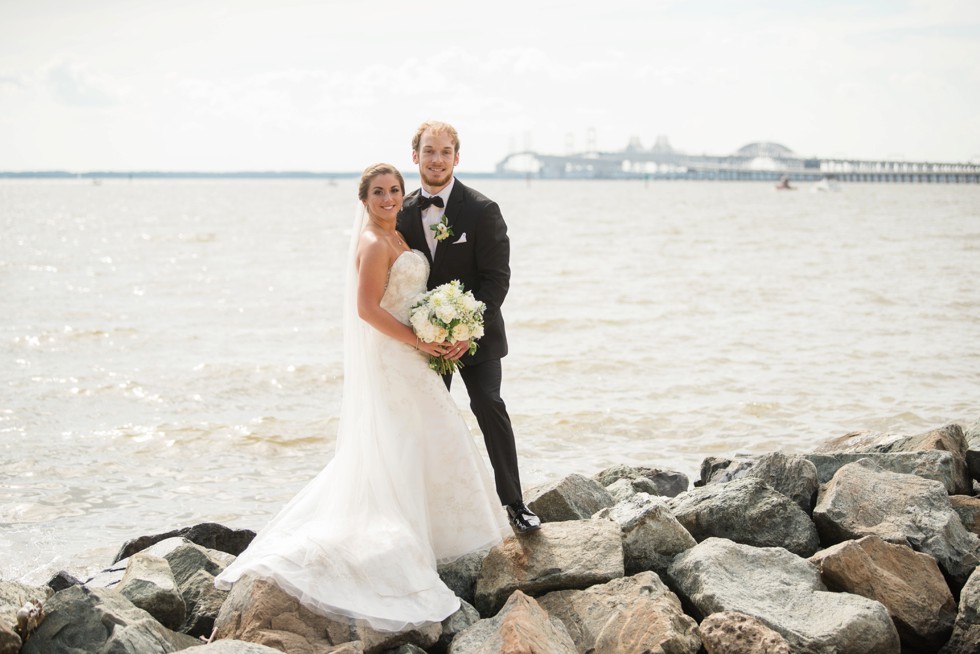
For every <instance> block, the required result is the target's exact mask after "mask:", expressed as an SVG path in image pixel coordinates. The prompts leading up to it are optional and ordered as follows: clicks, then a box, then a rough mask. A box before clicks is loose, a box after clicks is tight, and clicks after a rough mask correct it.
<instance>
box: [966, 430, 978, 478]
mask: <svg viewBox="0 0 980 654" xmlns="http://www.w3.org/2000/svg"><path fill="white" fill-rule="evenodd" d="M963 439H964V440H965V441H966V448H967V449H966V454H965V456H966V467H967V471H968V472H969V473H970V477H972V478H973V479H976V480H978V481H980V419H978V420H977V421H976V422H974V423H973V424H972V425H970V426H969V427H967V429H966V430H965V431H964V433H963Z"/></svg>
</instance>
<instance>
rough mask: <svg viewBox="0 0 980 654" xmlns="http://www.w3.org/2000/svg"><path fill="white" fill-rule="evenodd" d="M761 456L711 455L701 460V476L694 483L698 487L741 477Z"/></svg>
mask: <svg viewBox="0 0 980 654" xmlns="http://www.w3.org/2000/svg"><path fill="white" fill-rule="evenodd" d="M758 460H759V457H758V456H754V455H745V454H743V455H739V456H736V457H734V458H727V457H720V456H709V457H705V458H704V459H702V460H701V470H700V477H699V478H698V480H697V481H696V482H694V485H695V486H696V487H700V486H707V485H708V484H724V483H726V482H729V481H734V480H736V479H741V478H742V477H744V476H745V475H746V474H748V472H749V470H751V469H752V468H753V467H754V466H755V464H756V463H757V462H758Z"/></svg>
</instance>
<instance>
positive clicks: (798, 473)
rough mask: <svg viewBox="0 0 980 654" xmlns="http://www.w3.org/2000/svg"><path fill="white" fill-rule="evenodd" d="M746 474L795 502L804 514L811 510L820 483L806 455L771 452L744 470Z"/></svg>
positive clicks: (814, 467) (814, 468)
mask: <svg viewBox="0 0 980 654" xmlns="http://www.w3.org/2000/svg"><path fill="white" fill-rule="evenodd" d="M745 477H747V478H751V479H759V480H761V481H763V482H765V483H766V484H767V485H768V486H769V487H770V488H772V489H773V490H775V491H778V492H780V493H782V494H783V495H785V496H786V497H788V498H789V499H791V500H793V501H794V502H796V504H797V505H798V506H799V507H800V508H801V509H803V511H804V513H807V514H809V513H811V512H812V511H813V503H814V501H815V500H816V498H817V490H818V489H819V488H820V482H818V481H817V468H816V466H814V465H813V464H812V463H811V462H810V461H808V460H807V459H806V458H805V457H803V456H800V455H793V456H787V455H786V454H783V453H782V452H772V453H770V454H766V455H765V456H763V457H762V458H760V459H759V460H758V462H757V463H756V464H755V465H754V466H752V468H751V469H749V470H748V471H747V472H746V474H745Z"/></svg>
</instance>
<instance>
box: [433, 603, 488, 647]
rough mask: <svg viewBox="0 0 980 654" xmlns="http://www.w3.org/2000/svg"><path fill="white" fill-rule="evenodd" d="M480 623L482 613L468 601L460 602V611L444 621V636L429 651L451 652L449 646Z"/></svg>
mask: <svg viewBox="0 0 980 654" xmlns="http://www.w3.org/2000/svg"><path fill="white" fill-rule="evenodd" d="M479 621H480V612H479V611H477V610H476V608H474V607H473V606H471V605H470V604H468V603H467V602H466V601H460V603H459V610H458V611H456V612H455V613H453V614H452V615H451V616H449V617H448V618H446V619H445V620H443V621H442V634H441V635H440V636H439V642H437V643H436V644H435V645H433V646H432V647H431V648H430V649H429V651H430V652H433V653H435V654H438V653H440V652H446V651H449V645H450V644H451V643H452V642H453V640H455V638H456V636H458V635H459V634H460V633H462V632H463V631H465V630H466V629H468V628H469V627H470V626H471V625H474V624H476V623H477V622H479Z"/></svg>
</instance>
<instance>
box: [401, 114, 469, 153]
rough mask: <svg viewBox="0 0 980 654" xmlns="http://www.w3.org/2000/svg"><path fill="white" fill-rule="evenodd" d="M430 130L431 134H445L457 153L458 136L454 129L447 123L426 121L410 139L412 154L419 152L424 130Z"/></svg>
mask: <svg viewBox="0 0 980 654" xmlns="http://www.w3.org/2000/svg"><path fill="white" fill-rule="evenodd" d="M427 129H428V130H432V133H433V134H441V133H442V132H445V133H446V134H449V138H451V139H452V140H453V145H454V146H455V147H456V152H459V134H457V133H456V128H455V127H453V126H452V125H450V124H449V123H444V122H442V121H439V120H427V121H425V122H424V123H422V124H421V125H419V128H418V129H417V130H415V136H413V137H412V152H418V151H419V143H421V142H422V134H424V133H425V130H427Z"/></svg>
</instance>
